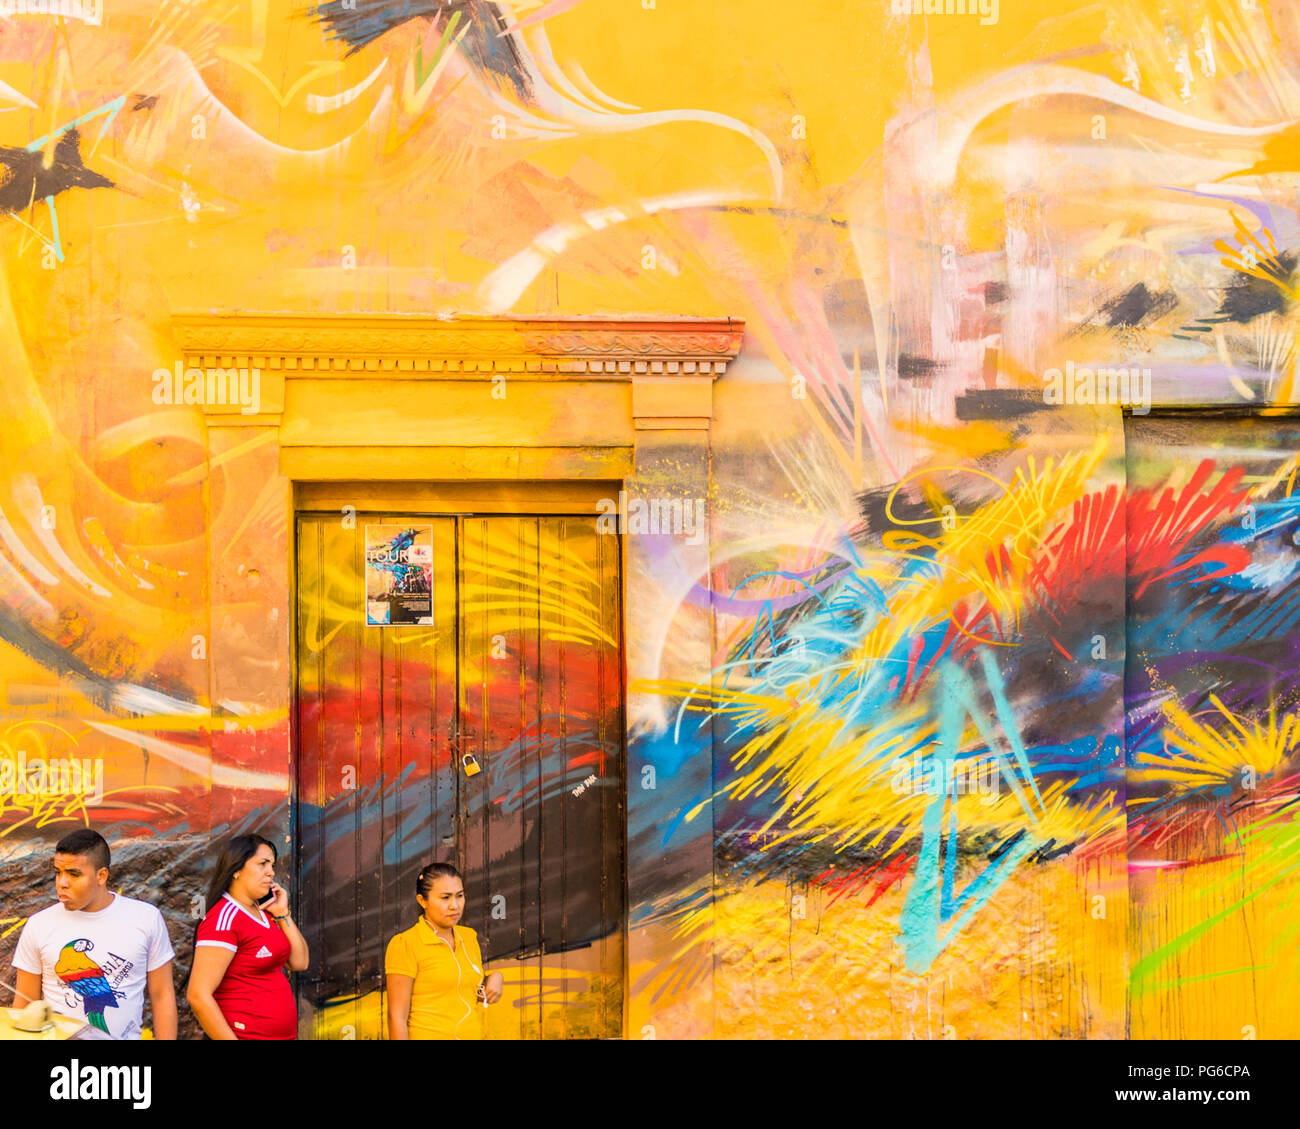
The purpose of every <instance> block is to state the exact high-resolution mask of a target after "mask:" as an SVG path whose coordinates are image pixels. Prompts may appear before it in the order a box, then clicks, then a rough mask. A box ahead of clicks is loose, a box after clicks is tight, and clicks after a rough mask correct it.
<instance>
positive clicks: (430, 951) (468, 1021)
mask: <svg viewBox="0 0 1300 1129" xmlns="http://www.w3.org/2000/svg"><path fill="white" fill-rule="evenodd" d="M452 932H453V934H454V935H455V937H456V951H455V953H453V952H452V949H451V946H450V945H449V944H448V943H447V942H446V941H445V940H443V939H442V938H441V937H439V936H438V934H437V933H435V932H434V931H433V927H432V926H431V925H430V924H429V923H428V922H427V921H425V920H424V918H420V920H419V921H417V922H416V923H415V925H413V926H412V927H411V928H410V929H408V930H406V931H405V932H404V933H399V934H398V935H397V936H396V937H394V938H393V939H392V940H391V941H389V942H388V951H387V953H386V954H385V956H384V972H385V973H386V974H393V973H396V974H397V975H399V976H410V977H411V978H412V979H414V981H415V984H414V986H413V987H412V989H411V1012H410V1017H409V1018H408V1020H407V1029H408V1030H409V1031H410V1034H411V1038H412V1039H481V1038H483V1020H484V1008H483V1007H482V1005H481V1004H480V1003H479V1002H478V986H479V984H481V983H482V981H483V956H482V953H481V952H480V951H479V947H478V934H476V933H475V932H474V930H473V929H466V928H463V927H462V926H459V925H454V926H452Z"/></svg>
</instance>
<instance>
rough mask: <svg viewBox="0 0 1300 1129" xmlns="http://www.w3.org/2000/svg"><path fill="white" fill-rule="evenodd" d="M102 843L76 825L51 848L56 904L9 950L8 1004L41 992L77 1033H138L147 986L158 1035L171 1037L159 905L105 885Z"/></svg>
mask: <svg viewBox="0 0 1300 1129" xmlns="http://www.w3.org/2000/svg"><path fill="white" fill-rule="evenodd" d="M108 863H109V855H108V844H107V843H106V842H105V841H104V837H103V836H102V835H100V834H99V833H98V832H97V831H91V830H90V829H89V828H82V829H81V830H79V831H74V832H72V833H71V834H70V835H65V836H64V837H63V838H62V839H60V840H59V842H58V844H57V845H56V846H55V848H54V889H55V892H56V893H57V894H58V896H59V904H58V905H57V906H50V907H49V908H48V909H43V910H41V911H40V912H39V913H34V914H32V916H31V917H29V918H28V919H27V924H26V925H24V926H23V931H22V933H21V935H20V936H19V938H18V949H17V951H16V952H15V953H14V963H13V967H14V974H15V976H16V978H17V989H18V990H17V992H16V993H15V995H14V1006H15V1007H25V1006H26V1005H27V1004H28V1003H29V1002H31V1001H32V1000H39V999H41V998H42V997H44V999H45V1000H46V1001H47V1002H48V1003H49V1005H50V1007H52V1008H53V1009H54V1010H55V1011H56V1012H58V1013H59V1014H60V1015H67V1016H71V1017H72V1018H74V1019H80V1020H81V1021H82V1022H83V1023H85V1024H86V1026H85V1027H83V1028H82V1030H81V1031H80V1032H79V1033H78V1035H77V1036H75V1037H77V1038H82V1039H138V1038H140V1021H141V1016H142V1015H143V1013H144V993H145V987H146V985H147V986H148V989H149V1002H150V1004H151V1005H152V1006H153V1030H154V1038H156V1039H175V1038H176V989H175V986H174V985H173V984H172V959H173V957H175V955H176V954H175V953H174V952H173V950H172V943H171V939H170V938H169V937H168V936H167V924H166V922H164V921H163V916H162V914H161V913H159V912H158V909H157V907H155V906H151V905H150V904H149V903H148V902H141V901H137V900H136V899H135V898H125V897H123V896H122V895H121V894H114V893H112V892H111V891H110V890H109V889H108Z"/></svg>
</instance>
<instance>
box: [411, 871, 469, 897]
mask: <svg viewBox="0 0 1300 1129" xmlns="http://www.w3.org/2000/svg"><path fill="white" fill-rule="evenodd" d="M439 878H459V879H460V883H461V885H462V886H463V885H464V884H465V879H464V878H462V877H461V873H460V871H459V870H457V869H456V868H455V867H454V866H452V865H451V863H449V862H431V863H429V865H428V866H426V867H425V868H424V869H423V870H422V871H420V873H419V874H418V875H416V877H415V892H416V893H417V894H419V895H420V897H422V898H427V897H428V896H429V891H430V890H432V889H433V884H434V882H435V881H436V880H437V879H439Z"/></svg>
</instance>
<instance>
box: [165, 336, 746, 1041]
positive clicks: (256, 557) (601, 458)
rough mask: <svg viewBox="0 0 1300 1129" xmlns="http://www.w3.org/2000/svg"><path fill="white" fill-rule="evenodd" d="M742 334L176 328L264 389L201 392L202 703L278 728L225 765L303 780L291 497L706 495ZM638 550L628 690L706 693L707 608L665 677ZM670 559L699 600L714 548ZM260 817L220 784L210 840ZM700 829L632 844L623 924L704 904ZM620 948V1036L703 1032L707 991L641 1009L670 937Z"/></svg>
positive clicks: (633, 762) (248, 736)
mask: <svg viewBox="0 0 1300 1129" xmlns="http://www.w3.org/2000/svg"><path fill="white" fill-rule="evenodd" d="M743 333H744V323H743V322H741V321H738V320H736V319H734V318H656V319H650V320H647V319H632V318H494V317H454V318H448V319H441V318H434V317H429V316H424V315H407V314H387V315H369V314H365V315H362V314H339V315H302V314H293V313H283V314H281V313H210V312H209V313H201V312H182V313H177V314H176V315H175V316H174V317H173V318H172V320H171V336H172V340H173V342H174V344H175V346H176V354H175V356H179V358H180V362H179V364H180V368H181V370H182V372H183V373H185V374H188V375H192V370H196V369H198V370H202V371H203V373H204V375H205V378H206V376H207V373H208V370H223V372H225V373H226V374H227V376H228V374H229V370H231V369H234V370H240V369H244V370H247V374H246V375H245V377H244V378H243V379H244V384H243V386H242V387H243V389H244V390H245V392H248V391H251V389H252V388H253V387H254V383H255V387H256V393H257V395H256V403H255V404H254V403H250V402H249V400H251V397H250V396H247V395H246V396H245V398H244V399H245V402H244V403H242V404H241V403H240V402H239V398H238V397H237V396H235V395H233V394H229V393H227V394H225V395H220V394H219V393H220V391H221V389H220V387H217V386H216V384H215V383H214V380H206V379H205V384H204V388H205V395H204V398H203V405H202V406H203V413H204V417H205V420H206V423H207V427H208V431H207V439H208V451H207V457H208V476H209V497H210V498H211V497H212V493H211V491H212V489H213V483H214V476H217V477H219V478H220V480H221V490H222V496H223V497H225V498H227V499H237V500H238V501H237V504H223V505H221V506H220V507H218V508H214V509H213V512H212V517H211V520H210V522H209V527H208V566H209V608H210V617H211V621H210V624H209V647H208V671H209V695H210V701H211V702H212V703H214V712H217V708H216V707H217V704H218V703H222V702H230V701H234V702H241V703H246V704H251V705H252V706H253V707H254V708H255V710H256V712H257V713H258V714H259V715H260V716H262V717H263V718H265V717H275V718H282V719H283V722H282V723H279V724H269V725H264V726H260V727H250V730H249V731H246V732H245V733H244V734H243V739H242V741H240V742H233V741H230V740H227V738H228V737H229V735H230V731H231V730H232V728H234V729H237V728H238V726H239V722H238V721H237V720H236V721H233V722H231V721H227V722H226V724H225V726H224V727H223V729H224V732H223V731H221V730H218V729H216V727H214V732H213V733H212V762H213V767H214V769H216V768H218V767H225V766H229V767H230V768H232V769H234V768H236V767H238V768H240V769H244V770H247V769H249V768H253V767H255V768H256V770H258V771H260V772H262V773H264V774H266V776H267V777H268V779H271V778H276V779H278V778H280V777H281V776H283V778H284V779H285V780H292V778H293V776H292V774H293V748H292V734H293V726H292V717H291V710H292V702H293V670H294V666H293V656H292V653H291V649H292V646H293V641H292V640H293V623H292V614H291V609H292V608H293V606H294V605H293V602H292V596H293V593H292V590H291V585H292V577H293V561H292V537H293V527H294V522H293V514H294V511H295V507H296V505H297V501H298V498H297V494H298V491H299V489H300V484H308V483H326V482H367V481H369V482H423V483H431V482H436V483H468V482H472V483H475V484H478V485H479V486H481V487H483V488H484V489H485V490H486V491H489V492H491V493H493V494H495V495H497V496H501V494H502V492H503V491H504V492H505V493H507V494H508V493H509V488H510V484H512V483H514V484H517V485H520V486H522V485H523V484H524V483H529V484H533V485H534V487H536V488H542V487H543V484H545V487H546V488H548V489H549V490H550V491H551V492H552V493H553V494H554V496H555V497H556V498H557V499H562V498H563V496H564V483H566V482H575V480H576V481H578V482H581V481H584V480H586V481H592V480H600V481H605V482H611V483H616V484H622V488H623V489H624V490H626V491H627V501H628V502H629V503H630V502H631V501H632V500H633V499H635V498H638V497H641V498H653V497H659V496H666V497H674V498H707V497H709V492H710V489H709V488H710V484H711V475H710V427H711V421H712V416H713V382H714V380H716V379H717V378H718V376H720V375H721V374H722V373H724V372H725V371H726V368H727V365H728V364H729V363H730V362H731V361H732V360H733V359H734V358H735V356H736V354H737V353H738V352H739V350H740V345H741V339H742V337H743ZM175 363H176V362H175V361H174V360H173V366H174V365H175ZM171 368H172V366H169V370H170V369H171ZM254 370H255V371H256V372H257V377H256V380H255V382H254V378H253V377H252V373H253V371H254ZM216 379H217V380H221V379H222V378H221V377H218V378H216ZM209 401H210V402H209ZM254 408H255V409H256V410H252V409H254ZM588 493H589V491H588ZM213 504H214V506H215V503H213ZM645 541H646V539H644V538H638V537H630V536H629V537H625V538H624V539H623V568H622V575H623V586H624V591H623V601H622V606H623V608H624V621H625V622H624V628H623V636H624V640H625V648H626V667H627V671H626V676H627V684H628V686H629V687H630V686H632V685H634V684H636V683H638V682H639V681H654V680H658V679H671V680H672V681H674V682H676V683H678V684H680V683H682V682H689V683H708V682H709V680H710V677H711V667H712V662H711V655H712V612H711V609H708V610H702V611H701V610H698V609H697V610H696V611H694V612H692V613H691V618H689V619H688V620H687V621H686V622H684V623H683V622H675V623H674V625H673V628H674V646H673V658H672V660H671V667H668V666H666V665H665V660H664V658H663V653H662V650H661V648H662V640H663V636H664V625H663V623H662V622H660V620H659V619H658V618H657V617H659V616H661V611H659V610H657V609H662V608H663V607H664V606H665V603H664V594H663V593H662V592H660V591H658V584H657V581H656V564H655V561H654V559H653V555H652V553H651V552H650V550H649V548H648V547H647V546H646V544H645ZM674 552H675V553H678V554H680V555H679V557H678V561H679V567H680V568H682V569H684V570H685V571H686V572H687V573H689V574H691V575H693V576H696V577H701V578H704V583H707V578H708V577H709V576H710V567H709V566H710V551H709V538H708V536H707V535H706V536H705V538H704V539H703V540H702V542H701V543H699V544H696V545H691V544H689V543H683V542H682V540H681V539H677V543H676V544H675V545H674ZM218 616H220V619H219V620H218ZM637 697H638V695H637V694H636V693H633V692H631V691H630V690H629V692H628V693H627V705H628V709H627V717H628V718H629V728H630V727H631V724H632V722H631V719H633V718H635V717H637V716H639V715H641V716H643V715H644V712H645V711H644V710H639V709H638V708H637V704H638V703H637ZM641 704H642V705H644V703H641ZM649 712H653V710H651V711H649ZM626 737H627V749H628V765H627V779H628V785H629V790H628V822H629V826H631V825H632V824H633V823H634V822H635V821H636V819H637V818H638V814H639V813H638V801H639V800H640V802H641V803H643V804H646V805H649V804H650V802H651V799H650V797H649V795H648V794H647V795H645V796H644V798H643V797H642V794H641V793H640V792H639V790H638V788H637V784H636V782H637V780H638V779H639V778H640V770H641V767H642V765H641V764H640V763H639V761H638V758H639V755H640V754H639V751H638V750H639V746H638V742H637V740H636V734H634V733H633V732H631V731H629V732H628V733H627V734H626ZM698 740H699V742H700V743H699V745H698V746H697V748H698V752H696V753H694V754H692V755H690V756H688V757H687V758H686V760H685V761H684V762H683V763H682V764H680V765H679V766H677V767H676V769H675V772H674V775H673V779H672V782H671V783H672V788H673V793H674V795H682V796H690V795H700V794H706V793H707V791H708V790H709V789H710V788H711V787H712V780H713V763H712V752H711V734H710V732H709V730H708V727H707V724H706V725H705V727H704V729H703V731H702V735H701V736H700V737H699V738H698ZM250 741H251V742H252V744H251V746H250ZM222 775H223V776H226V775H229V776H230V777H231V778H234V776H235V774H222ZM251 799H252V802H253V804H254V806H259V805H260V806H262V807H266V808H268V809H269V810H271V811H272V812H274V819H275V822H276V826H278V827H279V828H280V830H281V831H282V832H283V834H284V838H285V842H286V844H287V842H288V833H289V812H290V796H289V794H288V791H287V789H286V791H285V793H284V795H282V796H277V795H276V793H275V792H274V790H269V791H267V792H264V793H261V794H259V795H257V796H255V797H252V798H251ZM660 802H662V797H660ZM249 805H250V797H249V796H248V795H247V794H238V793H236V792H234V791H233V790H231V789H225V788H220V787H218V786H216V785H214V787H213V791H212V795H211V819H210V826H211V827H218V826H222V825H223V824H226V823H227V822H228V821H229V820H230V819H231V818H233V817H234V816H235V815H236V813H237V812H246V811H247V810H248V808H249ZM646 810H648V807H647V809H646ZM709 810H710V812H711V810H712V809H711V807H710V809H709ZM641 814H644V812H642V813H641ZM706 818H707V817H706ZM710 830H711V820H709V822H708V823H706V826H705V827H704V828H700V829H699V832H697V834H696V835H695V837H694V838H693V839H691V840H690V841H689V842H688V843H686V844H683V845H682V846H677V847H673V846H671V845H670V846H667V847H665V848H663V849H660V850H659V851H658V852H657V853H656V854H655V855H654V857H641V856H639V855H638V853H637V852H636V850H635V848H634V845H633V843H632V842H631V839H630V838H629V843H628V856H627V878H628V906H629V907H630V908H635V907H636V906H637V905H643V906H648V905H652V904H654V903H655V902H656V901H657V900H658V899H659V898H661V897H663V896H665V895H668V894H671V893H673V892H674V890H680V889H681V888H682V884H683V883H685V884H687V885H701V886H703V885H707V888H708V889H710V890H711V889H712V882H713V839H712V835H711V834H707V833H702V832H708V831H710ZM628 942H629V943H628V949H627V952H628V977H627V981H626V982H627V983H628V984H629V985H630V989H629V1000H628V1001H627V1005H628V1006H627V1007H626V1008H625V1010H624V1014H625V1017H626V1023H627V1033H628V1034H629V1035H630V1036H631V1037H641V1036H642V1035H644V1034H645V1032H646V1031H647V1030H648V1031H649V1032H650V1034H652V1035H654V1036H655V1037H658V1038H665V1037H672V1036H674V1035H693V1036H696V1037H699V1036H706V1037H707V1036H708V1035H711V1034H712V1028H713V989H712V980H711V978H709V979H708V982H707V984H696V985H695V986H693V987H692V988H691V990H690V992H689V993H688V994H687V996H685V997H682V996H678V997H676V998H674V997H673V996H672V995H660V996H659V997H658V998H657V1000H655V1001H652V999H651V997H652V996H655V993H652V992H642V993H637V991H636V988H635V981H636V979H637V976H638V974H639V973H640V974H646V975H648V974H649V973H650V972H651V971H652V970H654V969H656V968H662V967H663V965H664V962H666V961H671V959H672V954H673V952H674V945H675V943H674V940H673V938H672V936H671V935H670V934H669V933H668V931H667V929H666V927H660V926H656V925H653V924H651V925H647V926H645V927H644V928H638V929H636V930H630V931H629V936H628ZM710 964H711V962H710Z"/></svg>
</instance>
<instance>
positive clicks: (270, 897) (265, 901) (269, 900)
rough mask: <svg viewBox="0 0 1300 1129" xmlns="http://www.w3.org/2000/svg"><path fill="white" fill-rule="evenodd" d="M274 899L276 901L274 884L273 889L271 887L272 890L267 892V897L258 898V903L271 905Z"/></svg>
mask: <svg viewBox="0 0 1300 1129" xmlns="http://www.w3.org/2000/svg"><path fill="white" fill-rule="evenodd" d="M273 901H275V887H274V886H272V887H271V889H270V891H269V892H268V893H267V895H266V897H264V898H258V899H257V904H258V905H259V906H263V907H265V906H269V905H270V904H271V903H272V902H273Z"/></svg>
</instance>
